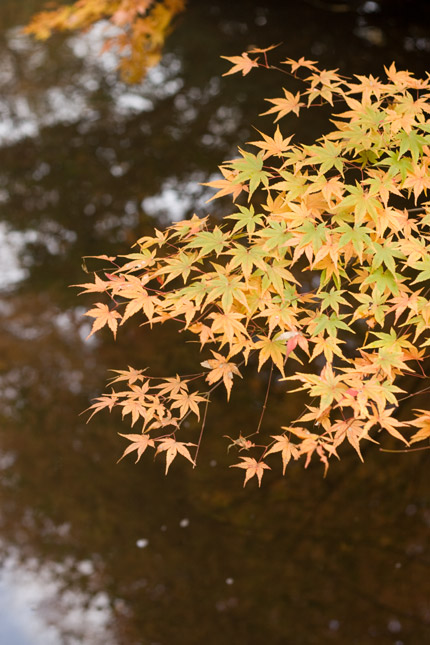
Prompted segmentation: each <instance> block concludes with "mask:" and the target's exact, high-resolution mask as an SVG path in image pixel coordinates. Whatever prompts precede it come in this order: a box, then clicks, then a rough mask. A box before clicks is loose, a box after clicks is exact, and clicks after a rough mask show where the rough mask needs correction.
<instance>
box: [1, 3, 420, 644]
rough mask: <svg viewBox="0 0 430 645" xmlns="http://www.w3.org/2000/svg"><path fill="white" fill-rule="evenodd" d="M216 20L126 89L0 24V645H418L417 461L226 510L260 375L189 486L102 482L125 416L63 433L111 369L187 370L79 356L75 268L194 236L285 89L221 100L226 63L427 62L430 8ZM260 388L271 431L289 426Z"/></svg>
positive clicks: (209, 13)
mask: <svg viewBox="0 0 430 645" xmlns="http://www.w3.org/2000/svg"><path fill="white" fill-rule="evenodd" d="M210 4H211V7H210V9H208V6H206V5H205V6H203V5H204V3H198V2H190V6H189V9H188V12H187V13H186V14H185V15H184V17H183V21H182V24H181V25H180V26H179V27H178V29H177V31H176V32H175V33H174V34H173V35H172V37H171V39H170V41H169V42H168V43H167V47H166V55H165V57H164V59H163V61H162V63H161V65H160V67H158V68H157V69H154V70H153V71H152V73H151V74H150V76H149V78H148V79H147V80H146V81H145V82H144V83H143V84H141V85H138V86H132V87H126V86H125V85H124V84H122V83H121V82H119V81H118V79H117V77H116V75H115V73H114V63H115V62H114V61H113V60H112V59H111V58H109V57H107V58H106V57H105V58H102V59H100V58H97V57H96V56H95V52H96V51H97V48H98V42H97V32H95V33H94V32H90V33H89V34H85V35H74V36H71V37H69V38H67V39H62V38H55V39H53V40H52V41H49V42H47V43H46V44H43V45H40V44H34V43H33V42H31V41H30V40H29V39H27V38H25V37H23V36H22V35H20V34H19V31H18V30H17V27H16V26H17V24H23V23H24V22H25V21H26V20H28V18H29V16H30V14H31V12H32V11H35V10H37V9H38V8H40V6H41V5H42V2H41V1H40V0H33V1H32V2H30V1H28V2H22V3H19V12H17V11H16V3H15V2H12V0H7V1H6V2H3V3H2V4H1V6H0V16H1V17H2V18H3V20H2V24H3V25H4V26H5V27H4V30H3V32H2V35H1V40H0V47H1V59H2V66H1V68H0V86H1V99H0V115H1V122H0V141H1V146H2V167H1V170H0V207H1V213H2V222H1V226H0V250H1V275H0V284H1V288H2V299H1V302H0V313H1V334H0V350H1V351H0V357H1V358H0V367H1V372H0V384H1V389H0V404H1V421H2V423H1V446H2V448H1V458H0V468H1V471H2V477H1V487H0V490H1V514H0V522H1V525H0V526H1V541H0V553H1V558H2V569H1V573H0V622H1V624H2V625H3V627H4V629H9V630H11V631H9V632H8V634H9V636H5V637H3V640H2V639H1V636H2V632H1V631H0V641H1V642H5V643H6V642H8V643H9V642H10V643H11V644H12V643H13V645H18V644H19V643H20V642H21V641H22V643H23V645H38V644H39V643H43V644H44V645H46V644H48V645H49V643H50V642H52V643H59V642H61V643H89V644H91V645H97V643H103V644H105V645H108V644H109V643H111V642H112V643H115V644H121V645H123V644H124V645H130V644H139V645H140V644H146V643H148V644H151V643H154V644H155V643H160V644H163V645H164V644H166V645H170V644H173V643H187V644H188V643H189V644H194V643H195V644H197V643H201V642H206V643H207V644H208V645H212V644H213V645H218V643H220V642H224V641H226V642H237V643H257V642H259V641H260V640H261V639H263V638H264V639H266V640H269V641H270V642H271V643H274V644H277V643H279V644H280V643H285V642H291V643H294V644H295V645H300V644H302V643H303V644H306V645H310V644H313V643H315V644H318V645H319V644H321V643H339V644H340V643H342V644H343V643H356V644H359V645H362V644H363V645H364V644H367V643H370V642H376V643H378V645H379V644H382V645H385V644H387V645H388V644H394V643H398V644H400V643H405V644H406V643H424V642H427V640H428V638H429V634H428V632H429V624H430V605H429V599H428V592H427V580H428V566H429V552H428V529H429V524H430V508H429V492H428V479H427V477H426V470H427V459H428V457H427V453H426V452H422V453H414V454H411V455H387V454H385V455H384V454H381V453H378V451H377V450H375V449H370V450H369V451H368V454H367V456H366V463H365V464H364V465H361V464H360V463H359V462H358V461H357V460H355V458H354V456H352V455H351V456H347V455H346V456H345V457H344V458H343V459H342V461H341V462H340V463H339V464H336V465H334V466H333V468H332V469H331V471H330V472H329V475H328V477H327V479H326V480H323V479H322V473H321V472H320V470H319V469H318V467H315V468H311V469H310V470H309V472H304V471H303V470H302V469H301V466H293V467H292V468H291V469H290V471H289V473H288V476H287V477H286V478H285V479H282V478H280V477H279V476H278V475H275V474H269V475H268V476H266V484H265V485H264V486H263V488H262V489H261V490H256V489H255V490H254V489H253V488H251V487H249V490H246V491H243V490H242V489H241V479H240V476H239V475H238V473H236V472H234V469H233V471H232V470H229V469H228V468H227V466H228V464H229V463H230V462H229V459H228V456H227V454H226V445H227V444H223V443H222V441H220V435H223V434H229V435H231V436H237V434H238V430H239V429H241V430H242V431H243V432H246V431H247V427H248V424H249V425H250V427H254V425H255V417H256V415H258V414H259V410H260V408H261V404H262V400H263V398H264V393H265V382H264V381H265V378H267V375H265V374H264V373H263V374H262V376H261V378H254V379H253V380H251V381H248V383H250V384H249V386H248V390H246V389H245V387H242V388H241V389H240V388H239V389H238V391H237V393H236V395H235V396H234V397H233V399H232V405H230V406H229V408H228V409H227V408H226V407H225V406H224V403H223V400H222V396H220V397H219V401H218V407H217V415H218V417H216V416H215V415H214V414H212V417H211V418H210V419H209V422H208V426H207V429H206V432H205V443H204V444H203V446H202V450H201V453H200V456H199V459H200V464H199V467H198V468H197V469H196V470H192V469H191V468H188V467H187V465H185V464H183V465H181V464H176V463H175V464H174V467H172V472H171V474H169V477H168V478H165V477H164V474H163V464H162V463H161V462H155V464H152V463H151V461H150V460H149V459H146V460H145V459H144V460H143V462H142V463H139V464H138V465H137V466H133V465H132V463H130V462H129V461H124V462H121V463H120V464H119V465H115V462H116V460H117V459H118V457H119V455H120V454H121V451H122V449H123V444H122V442H121V441H122V440H120V439H119V438H118V436H117V434H116V433H117V432H118V431H124V429H125V428H126V426H124V425H122V424H121V421H120V419H119V418H118V417H109V416H108V415H105V416H103V417H102V416H101V415H100V417H99V418H97V417H96V418H95V419H94V420H93V421H92V422H91V424H90V425H88V426H87V425H86V424H85V418H84V417H83V416H79V413H80V412H81V411H82V410H83V409H84V408H86V407H87V406H88V402H89V400H90V399H91V397H93V396H97V395H98V394H99V393H100V392H101V391H102V390H103V389H104V383H105V378H106V373H107V370H108V368H118V369H120V368H123V367H124V366H125V365H127V364H131V365H134V366H136V367H142V366H145V365H151V369H152V370H153V373H154V374H168V373H171V374H174V373H175V372H176V371H178V372H185V373H187V372H189V371H193V369H194V366H195V361H196V360H197V359H196V357H194V356H193V355H192V353H190V352H189V351H188V350H189V347H188V346H187V345H185V344H184V343H178V342H177V341H178V338H177V334H176V331H175V329H174V328H173V327H169V326H166V327H165V328H163V329H161V330H154V332H152V333H151V334H148V333H147V332H146V331H145V332H144V333H143V331H142V330H141V329H135V328H133V327H132V326H128V327H127V326H126V327H125V328H124V329H123V333H122V334H121V335H120V337H119V340H118V341H117V343H113V342H112V340H111V338H110V337H108V336H107V335H106V336H103V335H101V336H99V337H98V338H97V339H95V340H94V339H91V342H90V341H85V337H86V336H87V334H88V322H87V320H86V319H85V318H83V317H82V315H81V314H82V313H83V311H84V307H85V300H84V299H81V300H78V299H77V298H76V293H75V291H74V290H70V289H68V288H67V287H68V285H69V284H72V283H77V282H82V281H84V280H85V278H83V273H82V269H81V257H82V256H83V255H94V254H98V253H110V252H112V253H114V254H118V253H119V252H121V251H122V250H124V251H125V250H126V249H128V247H129V245H130V244H132V243H133V242H134V240H135V239H136V238H137V237H139V236H141V235H143V234H145V232H147V231H148V230H149V228H150V227H151V226H152V225H153V224H154V222H156V221H157V219H156V218H157V217H158V223H159V224H160V223H161V225H162V224H163V222H166V221H168V219H169V218H172V217H173V218H178V217H182V216H184V215H187V214H189V213H190V212H192V211H194V210H197V212H199V213H205V211H206V208H207V207H206V206H203V202H204V200H205V199H207V193H206V192H205V191H206V189H204V188H203V187H200V186H199V185H198V182H201V181H208V180H210V179H211V177H212V175H213V173H214V170H215V169H216V166H217V164H219V163H220V162H221V161H222V160H223V159H225V158H228V157H229V156H230V155H231V154H233V152H234V148H235V146H236V144H237V143H242V142H244V141H246V140H247V139H248V138H249V137H250V133H251V130H250V126H251V125H252V124H254V123H256V118H255V114H257V113H258V112H261V111H262V109H263V101H262V96H272V95H273V92H274V91H275V89H274V88H273V87H270V83H277V82H278V79H270V78H269V77H268V75H262V76H261V83H262V84H263V85H260V78H258V79H257V80H256V79H243V81H241V82H239V81H238V80H237V79H222V78H221V74H222V73H223V71H224V70H225V68H224V63H223V62H221V61H220V60H219V55H221V54H225V55H234V54H236V53H238V52H240V51H242V50H244V49H245V48H246V47H247V46H248V45H249V44H250V43H252V44H256V45H257V46H266V45H268V44H271V43H273V42H279V41H281V40H284V41H285V42H286V43H287V44H286V45H285V47H286V51H287V54H288V55H289V56H292V57H295V56H297V57H300V56H301V55H302V54H304V55H311V57H316V58H319V59H320V60H321V61H322V62H323V63H324V65H325V66H327V67H333V66H334V67H341V68H343V69H344V70H345V72H350V73H364V72H373V73H376V74H378V73H379V71H380V69H381V67H382V64H383V63H385V64H386V63H388V64H389V63H391V61H392V60H393V59H394V58H396V60H398V61H399V66H405V67H408V68H409V69H410V70H411V71H416V72H417V73H422V72H423V69H424V68H425V65H426V62H427V60H426V58H427V57H426V51H427V50H428V49H430V41H429V40H428V38H427V36H426V33H427V32H426V29H427V28H428V25H429V21H428V18H429V8H428V6H427V5H426V3H417V5H419V10H418V9H417V10H416V11H415V12H413V13H412V12H410V13H409V14H407V15H402V14H401V12H399V9H398V5H397V4H396V3H388V2H385V3H382V2H381V3H376V2H372V3H370V2H355V3H351V10H350V11H346V12H344V13H340V12H335V11H333V8H334V5H335V3H332V4H330V5H329V4H328V3H325V2H311V1H309V2H308V1H307V2H303V3H284V5H283V6H282V7H279V3H261V6H258V7H257V6H254V5H253V4H252V3H246V2H242V3H231V2H230V3H228V2H222V1H221V0H218V1H217V2H213V3H210ZM292 8H294V11H293V10H292ZM372 34H373V35H372ZM203 51H204V59H203ZM203 60H204V64H202V61H203ZM285 127H286V128H291V129H292V130H294V129H297V127H298V126H297V124H296V122H295V121H294V117H292V119H291V122H290V121H287V120H286V121H285ZM300 127H301V128H302V129H301V131H299V134H298V138H299V136H300V137H301V136H309V134H308V133H307V131H306V129H307V128H308V124H305V125H303V126H300ZM314 127H315V128H316V129H317V130H318V122H317V123H315V124H314ZM216 208H217V209H218V210H217V213H218V214H219V215H221V214H222V213H223V212H225V211H223V209H225V208H227V206H226V205H225V206H222V205H221V206H217V207H216ZM214 210H215V206H214V207H213V208H211V211H212V212H214ZM181 340H182V339H181ZM172 347H175V348H176V350H175V352H174V353H173V354H169V355H168V352H167V349H166V348H172ZM249 388H251V391H249ZM275 389H277V391H275V392H274V393H273V395H272V396H271V400H272V403H271V405H270V406H269V409H268V413H267V416H266V418H265V423H266V424H267V427H268V428H272V427H273V432H276V430H277V429H278V427H279V425H280V423H282V419H283V418H284V416H286V415H287V414H288V416H291V407H297V408H301V407H302V406H303V401H301V400H298V399H294V397H291V398H289V399H288V400H287V402H286V403H285V400H284V399H283V398H282V396H281V395H282V393H283V392H282V389H283V388H282V387H281V384H278V385H277V388H275ZM408 401H410V400H408ZM424 405H426V402H425V401H424V402H419V401H417V400H414V403H413V406H414V407H423V406H424ZM1 612H2V613H1ZM2 616H3V617H5V618H4V619H3V618H2ZM6 616H7V618H8V620H6ZM16 616H17V617H20V618H22V619H24V618H25V619H26V620H27V624H28V629H27V632H25V630H24V631H23V630H21V631H19V629H18V627H17V625H18V624H19V621H18V619H17V620H15V617H16ZM21 622H23V621H21ZM9 623H10V624H9ZM11 634H12V636H10V635H11ZM7 638H9V640H7ZM19 639H21V640H19ZM50 639H51V640H50Z"/></svg>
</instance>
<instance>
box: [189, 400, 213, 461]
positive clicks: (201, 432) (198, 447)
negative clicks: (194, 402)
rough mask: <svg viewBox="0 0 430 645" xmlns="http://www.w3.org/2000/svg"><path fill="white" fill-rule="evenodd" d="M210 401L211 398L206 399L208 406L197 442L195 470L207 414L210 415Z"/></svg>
mask: <svg viewBox="0 0 430 645" xmlns="http://www.w3.org/2000/svg"><path fill="white" fill-rule="evenodd" d="M209 401H210V399H209V397H208V398H207V399H206V406H205V411H204V414H203V421H202V427H201V428H200V435H199V440H198V442H197V450H196V454H195V455H194V465H193V468H195V467H196V465H197V455H198V454H199V450H200V444H201V442H202V437H203V432H204V429H205V425H206V416H207V413H208V407H209Z"/></svg>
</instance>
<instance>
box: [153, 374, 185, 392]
mask: <svg viewBox="0 0 430 645" xmlns="http://www.w3.org/2000/svg"><path fill="white" fill-rule="evenodd" d="M187 383H188V381H187V380H185V379H181V378H180V376H178V375H176V376H175V377H171V378H166V379H163V382H162V383H161V384H160V385H154V387H155V388H156V389H158V390H159V392H158V394H159V395H160V396H163V395H165V394H167V395H169V397H174V396H176V395H177V394H183V393H184V392H187V391H188V385H187Z"/></svg>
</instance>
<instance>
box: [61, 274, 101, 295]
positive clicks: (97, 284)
mask: <svg viewBox="0 0 430 645" xmlns="http://www.w3.org/2000/svg"><path fill="white" fill-rule="evenodd" d="M108 285H110V281H106V280H102V279H101V278H99V276H98V275H97V273H95V274H94V282H85V283H84V284H72V285H70V286H72V287H83V291H81V292H80V294H79V295H81V294H82V293H96V292H98V293H104V292H105V291H106V290H107V287H108Z"/></svg>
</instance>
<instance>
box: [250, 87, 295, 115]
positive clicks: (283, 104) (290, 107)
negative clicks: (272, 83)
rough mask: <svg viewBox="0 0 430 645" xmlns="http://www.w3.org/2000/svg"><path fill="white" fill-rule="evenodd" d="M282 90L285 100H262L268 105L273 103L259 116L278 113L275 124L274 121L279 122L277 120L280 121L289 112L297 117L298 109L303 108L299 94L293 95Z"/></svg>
mask: <svg viewBox="0 0 430 645" xmlns="http://www.w3.org/2000/svg"><path fill="white" fill-rule="evenodd" d="M282 89H283V90H284V94H285V98H283V99H264V100H265V101H268V102H269V103H273V107H271V108H270V109H269V110H267V112H262V113H261V115H260V116H263V115H265V114H274V113H276V112H279V114H278V116H277V117H276V119H275V123H276V121H279V119H282V117H283V116H286V115H287V114H289V113H290V112H294V114H295V115H296V116H299V112H300V108H301V107H304V105H305V104H304V103H302V102H301V101H300V98H301V95H300V92H297V94H295V95H294V94H292V93H291V92H288V90H286V89H285V88H282Z"/></svg>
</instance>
